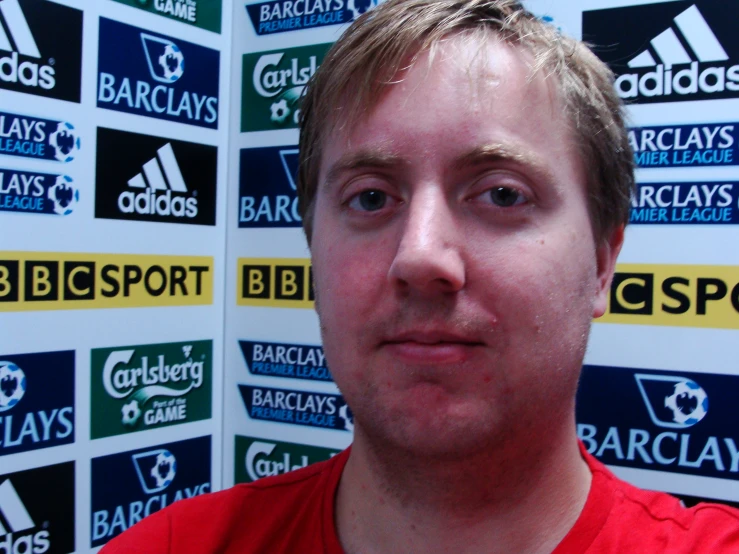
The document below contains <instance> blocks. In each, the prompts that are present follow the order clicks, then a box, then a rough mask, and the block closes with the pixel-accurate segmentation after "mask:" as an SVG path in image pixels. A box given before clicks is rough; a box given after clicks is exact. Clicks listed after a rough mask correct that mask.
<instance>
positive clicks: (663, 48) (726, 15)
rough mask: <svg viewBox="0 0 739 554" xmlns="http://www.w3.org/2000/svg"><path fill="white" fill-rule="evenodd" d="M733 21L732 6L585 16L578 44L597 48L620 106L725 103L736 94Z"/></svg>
mask: <svg viewBox="0 0 739 554" xmlns="http://www.w3.org/2000/svg"><path fill="white" fill-rule="evenodd" d="M737 16H739V7H738V6H737V5H736V3H735V2H724V1H722V0H698V1H695V2H687V1H677V2H660V3H657V4H644V5H637V6H628V7H623V8H611V9H605V10H593V11H586V12H583V39H584V40H587V41H588V42H591V43H595V44H596V45H598V46H597V47H596V49H595V51H596V53H597V54H598V55H599V56H600V57H601V58H602V59H603V60H604V61H605V62H607V63H608V64H609V65H610V66H611V68H612V69H613V70H614V73H615V74H616V81H615V86H616V90H617V91H618V94H619V95H620V96H621V97H622V98H623V99H625V100H629V101H632V102H636V103H650V102H675V101H684V100H707V99H712V98H731V97H736V96H737V95H738V93H739V65H736V62H737V60H738V59H739V41H737V39H736V33H735V32H734V25H733V23H732V22H734V21H736V18H737ZM645 43H646V44H647V46H646V48H644V44H645ZM624 62H625V63H624Z"/></svg>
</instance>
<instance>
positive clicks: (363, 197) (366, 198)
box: [349, 189, 387, 212]
mask: <svg viewBox="0 0 739 554" xmlns="http://www.w3.org/2000/svg"><path fill="white" fill-rule="evenodd" d="M385 204H387V194H385V193H384V192H383V191H381V190H374V189H370V190H363V191H362V192H360V193H359V194H357V195H356V196H355V197H354V198H352V199H351V201H350V202H349V206H350V207H351V208H354V209H355V210H363V211H366V212H374V211H377V210H381V209H382V208H384V207H385Z"/></svg>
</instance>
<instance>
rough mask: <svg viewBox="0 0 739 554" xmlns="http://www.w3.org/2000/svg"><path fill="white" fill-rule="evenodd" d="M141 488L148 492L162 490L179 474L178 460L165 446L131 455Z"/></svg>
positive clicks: (152, 492)
mask: <svg viewBox="0 0 739 554" xmlns="http://www.w3.org/2000/svg"><path fill="white" fill-rule="evenodd" d="M131 459H132V460H133V464H134V466H135V467H136V475H138V477H139V483H141V488H142V489H143V490H144V492H145V493H147V494H154V493H157V492H162V491H163V490H164V489H166V488H167V487H168V486H169V485H170V484H171V483H172V481H173V480H174V478H175V475H177V460H176V459H175V457H174V455H173V454H172V453H171V452H170V451H169V450H165V449H163V448H160V449H158V450H152V451H149V452H142V453H141V454H134V455H133V456H131Z"/></svg>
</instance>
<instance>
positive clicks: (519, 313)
mask: <svg viewBox="0 0 739 554" xmlns="http://www.w3.org/2000/svg"><path fill="white" fill-rule="evenodd" d="M526 60H527V58H526V55H525V54H524V53H522V52H521V51H520V50H518V49H516V48H513V47H511V46H508V45H505V44H502V43H500V42H498V41H497V40H495V39H491V40H489V41H488V42H487V43H486V44H485V45H483V46H480V45H479V44H477V43H473V42H471V41H469V40H467V41H465V40H464V39H461V38H459V37H457V38H454V39H451V40H449V41H447V42H445V43H444V44H443V45H440V46H439V49H438V51H437V55H436V57H435V58H434V61H433V62H432V63H431V65H429V63H428V58H427V56H426V55H425V54H424V55H422V56H421V57H420V59H419V60H418V61H417V63H416V64H415V65H414V66H413V68H412V69H410V70H409V71H407V72H405V73H404V74H401V75H399V77H400V78H402V82H400V83H398V84H394V85H392V86H389V87H387V89H386V93H385V95H384V96H383V97H382V99H381V101H380V102H379V104H378V105H377V107H376V108H375V109H374V110H373V111H372V112H371V113H370V114H369V116H368V117H366V118H365V119H364V120H362V121H361V122H360V123H359V124H358V125H356V126H353V127H352V128H350V129H345V130H344V131H337V132H334V133H331V134H330V136H328V137H327V139H326V141H325V143H324V145H323V146H324V154H323V158H322V160H321V168H320V176H319V185H318V192H317V196H316V204H315V218H314V221H315V223H314V230H313V236H312V246H311V250H312V258H313V267H314V274H315V288H316V296H317V301H318V302H317V309H318V312H319V316H320V320H321V328H322V334H323V343H324V348H325V350H326V354H327V359H328V361H329V365H330V367H331V371H332V373H333V376H334V378H335V380H336V382H337V384H338V386H339V388H340V389H341V391H342V393H343V394H344V396H345V398H346V400H347V402H348V403H349V405H350V406H351V408H352V410H353V412H354V415H355V423H356V425H357V433H358V436H360V435H361V436H363V437H366V438H368V439H369V440H373V441H376V442H377V443H378V444H386V445H387V444H392V445H395V446H397V447H403V448H408V449H410V450H413V451H415V452H423V453H425V454H428V455H433V454H438V455H449V454H452V453H459V454H460V455H463V454H464V453H469V452H470V451H473V450H475V449H478V448H484V447H489V446H490V444H491V441H500V440H504V439H505V438H506V437H508V436H511V435H514V434H516V436H520V434H521V433H525V434H528V435H529V436H530V437H532V438H535V437H538V436H542V435H545V434H547V433H549V432H551V430H552V429H555V428H557V427H558V426H559V427H561V425H562V418H569V419H572V414H573V412H572V410H573V405H574V394H575V389H576V386H577V377H578V375H579V370H580V365H581V363H582V357H583V355H584V350H585V345H586V340H587V334H588V330H589V325H590V320H591V318H592V317H593V316H594V315H601V313H602V312H603V310H604V309H605V293H606V289H607V285H608V279H609V277H610V272H611V271H612V265H613V263H614V261H615V255H616V254H617V250H618V244H616V245H615V248H609V247H608V245H605V246H602V247H601V248H598V249H597V248H596V245H595V242H594V239H593V236H592V232H591V225H590V221H589V217H588V209H587V200H586V197H587V195H586V188H585V178H584V172H583V167H582V164H581V162H580V160H579V158H578V152H577V150H576V147H575V146H574V144H573V139H572V132H571V130H570V127H569V125H568V122H567V120H566V118H565V115H564V113H563V109H562V106H561V104H560V103H559V100H558V98H557V96H556V93H555V92H554V89H553V86H552V85H551V84H550V83H548V82H546V81H545V80H544V78H543V77H542V76H541V75H537V76H535V77H534V78H533V79H532V78H531V73H530V70H529V68H528V66H527V65H526ZM616 242H618V241H616Z"/></svg>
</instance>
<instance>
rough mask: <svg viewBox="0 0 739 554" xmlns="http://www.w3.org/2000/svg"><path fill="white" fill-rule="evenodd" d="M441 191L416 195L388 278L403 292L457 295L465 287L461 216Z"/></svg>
mask: <svg viewBox="0 0 739 554" xmlns="http://www.w3.org/2000/svg"><path fill="white" fill-rule="evenodd" d="M455 214H456V212H455V210H453V209H452V207H451V206H450V205H449V200H448V199H447V197H446V195H445V194H444V192H443V191H442V190H437V189H435V188H429V189H427V190H425V191H423V192H419V193H417V194H415V195H414V196H413V197H412V198H411V200H410V202H409V206H408V211H407V216H406V219H405V221H404V226H403V228H402V231H401V236H400V240H399V244H398V250H397V252H396V254H395V259H394V260H393V263H392V265H391V266H390V270H389V272H388V278H389V279H390V281H391V282H392V283H393V285H394V286H396V287H398V288H399V289H400V290H401V292H406V293H407V292H411V291H416V292H421V293H424V294H435V293H440V292H441V293H444V292H457V291H459V290H461V289H462V288H463V287H464V285H465V264H464V258H463V244H462V239H463V237H462V236H461V230H460V226H459V221H458V216H457V215H455Z"/></svg>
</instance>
